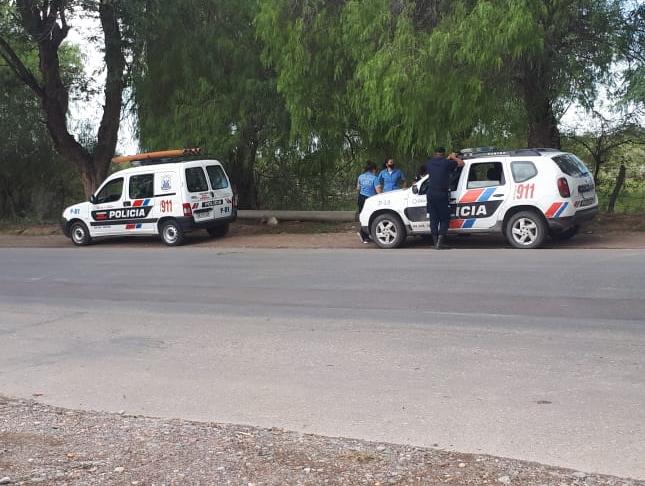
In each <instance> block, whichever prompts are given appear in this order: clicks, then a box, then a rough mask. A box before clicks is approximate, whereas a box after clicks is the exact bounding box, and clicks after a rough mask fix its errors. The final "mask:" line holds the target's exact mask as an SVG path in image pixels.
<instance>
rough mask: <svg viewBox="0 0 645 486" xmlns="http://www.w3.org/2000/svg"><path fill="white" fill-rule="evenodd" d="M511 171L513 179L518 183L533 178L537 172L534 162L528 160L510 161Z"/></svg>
mask: <svg viewBox="0 0 645 486" xmlns="http://www.w3.org/2000/svg"><path fill="white" fill-rule="evenodd" d="M511 172H512V173H513V180H514V181H515V182H518V183H519V182H526V181H528V180H529V179H533V178H534V177H535V176H536V175H537V173H538V171H537V168H536V167H535V164H534V163H533V162H529V161H521V162H511Z"/></svg>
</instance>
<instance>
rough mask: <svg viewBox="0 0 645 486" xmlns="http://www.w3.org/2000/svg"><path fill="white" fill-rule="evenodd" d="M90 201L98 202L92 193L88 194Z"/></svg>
mask: <svg viewBox="0 0 645 486" xmlns="http://www.w3.org/2000/svg"><path fill="white" fill-rule="evenodd" d="M90 202H91V203H92V204H96V203H97V202H98V199H96V196H95V195H94V194H92V195H91V196H90Z"/></svg>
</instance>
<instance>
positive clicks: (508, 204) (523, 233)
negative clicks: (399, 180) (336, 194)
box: [360, 148, 598, 248]
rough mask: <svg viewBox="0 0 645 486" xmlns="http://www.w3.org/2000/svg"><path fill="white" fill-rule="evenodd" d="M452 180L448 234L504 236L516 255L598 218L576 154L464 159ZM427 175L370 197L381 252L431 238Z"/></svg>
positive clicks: (532, 152) (483, 154) (365, 220)
mask: <svg viewBox="0 0 645 486" xmlns="http://www.w3.org/2000/svg"><path fill="white" fill-rule="evenodd" d="M460 155H461V157H462V158H463V159H464V162H465V165H464V167H458V168H457V169H456V170H455V172H454V173H453V178H452V182H451V187H450V191H451V193H450V203H451V220H450V229H449V233H453V234H454V233H456V234H459V233H499V232H501V233H502V234H504V235H505V236H506V239H507V240H508V242H509V243H510V244H511V245H512V246H514V247H516V248H537V247H539V246H540V245H541V244H542V243H543V242H544V240H545V238H546V237H547V236H551V237H552V238H553V239H567V238H571V237H572V236H574V235H575V234H576V233H577V232H578V230H579V228H580V225H581V224H583V223H585V222H587V221H589V220H591V219H593V217H594V216H595V215H596V213H597V212H598V198H597V196H596V190H595V184H594V181H593V177H592V175H591V173H590V172H589V170H588V169H587V167H586V166H585V164H584V163H583V162H582V161H581V160H580V159H579V158H578V157H576V156H575V155H573V154H570V153H566V152H561V151H559V150H555V149H542V148H537V149H520V150H510V151H490V150H483V151H480V150H477V149H467V150H463V151H462V152H461V154H460ZM427 186H428V176H427V175H426V176H424V177H422V178H421V179H420V180H418V181H417V182H416V183H415V184H414V185H413V186H412V187H411V188H408V189H401V190H398V191H391V192H386V193H381V194H377V195H376V196H372V197H370V198H369V199H368V200H367V201H366V202H365V206H364V207H363V210H362V211H361V214H360V222H361V227H362V228H363V229H364V230H365V231H368V232H369V233H370V235H371V237H372V240H373V241H374V242H375V243H376V244H377V245H378V246H379V247H381V248H396V247H398V246H400V245H401V244H402V243H403V242H404V241H405V239H406V236H408V235H427V234H430V224H429V220H428V215H427V210H426V191H427Z"/></svg>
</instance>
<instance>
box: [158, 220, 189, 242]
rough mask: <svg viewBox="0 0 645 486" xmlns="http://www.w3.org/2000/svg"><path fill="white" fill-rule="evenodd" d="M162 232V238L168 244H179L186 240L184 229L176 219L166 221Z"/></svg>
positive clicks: (162, 226) (161, 229)
mask: <svg viewBox="0 0 645 486" xmlns="http://www.w3.org/2000/svg"><path fill="white" fill-rule="evenodd" d="M160 233H161V239H162V240H163V242H164V243H165V244H166V245H168V246H179V245H181V244H182V243H183V242H184V236H185V235H184V230H183V229H181V226H179V223H177V221H175V220H174V219H169V220H166V221H164V222H163V223H162V225H161V228H160Z"/></svg>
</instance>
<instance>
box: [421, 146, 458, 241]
mask: <svg viewBox="0 0 645 486" xmlns="http://www.w3.org/2000/svg"><path fill="white" fill-rule="evenodd" d="M463 165H464V161H463V160H461V159H460V158H459V157H457V154H456V153H454V152H453V153H451V154H450V155H449V156H448V157H446V149H445V148H443V147H437V149H436V150H435V153H434V154H433V155H432V157H431V158H430V159H429V160H428V161H427V162H426V171H427V173H428V175H429V176H430V177H429V181H428V193H427V196H426V197H427V199H428V203H427V205H428V215H429V216H430V231H431V232H432V238H433V239H434V246H435V248H436V249H437V250H441V249H443V248H445V242H444V240H445V237H446V235H447V234H448V226H449V224H450V177H451V175H452V172H453V171H454V170H455V169H456V168H457V167H463Z"/></svg>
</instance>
